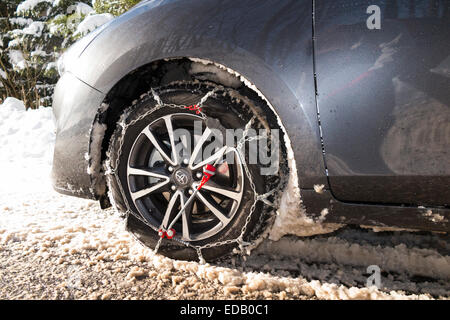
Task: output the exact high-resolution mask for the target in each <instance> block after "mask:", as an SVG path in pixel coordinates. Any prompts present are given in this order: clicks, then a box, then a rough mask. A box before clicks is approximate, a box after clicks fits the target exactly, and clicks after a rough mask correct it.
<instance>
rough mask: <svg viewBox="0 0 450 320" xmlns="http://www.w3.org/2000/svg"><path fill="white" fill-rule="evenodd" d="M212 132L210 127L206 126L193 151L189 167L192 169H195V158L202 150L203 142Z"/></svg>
mask: <svg viewBox="0 0 450 320" xmlns="http://www.w3.org/2000/svg"><path fill="white" fill-rule="evenodd" d="M211 133H212V131H211V130H210V129H209V128H208V127H206V129H205V131H204V132H203V134H202V136H201V138H200V140H199V141H198V143H197V144H196V146H195V148H194V150H193V151H192V155H191V158H190V159H189V168H190V169H193V165H194V161H195V159H197V157H198V154H199V152H201V151H202V147H203V144H204V143H205V142H206V141H207V140H208V138H209V136H210V135H211Z"/></svg>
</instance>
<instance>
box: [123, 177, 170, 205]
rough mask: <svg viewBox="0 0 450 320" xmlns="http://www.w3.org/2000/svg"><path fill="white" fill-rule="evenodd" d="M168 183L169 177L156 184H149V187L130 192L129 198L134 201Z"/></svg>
mask: <svg viewBox="0 0 450 320" xmlns="http://www.w3.org/2000/svg"><path fill="white" fill-rule="evenodd" d="M168 183H169V179H167V180H165V181H162V182H158V183H157V184H155V185H154V186H151V187H149V188H145V189H142V190H139V191H136V192H131V198H132V199H133V201H136V200H137V199H139V198H142V197H145V196H148V195H150V194H152V193H154V192H155V191H157V190H159V189H161V188H162V187H164V186H165V185H166V184H168Z"/></svg>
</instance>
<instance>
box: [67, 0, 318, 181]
mask: <svg viewBox="0 0 450 320" xmlns="http://www.w3.org/2000/svg"><path fill="white" fill-rule="evenodd" d="M311 6H312V3H311V1H307V0H301V1H299V0H290V1H284V2H282V3H280V2H279V1H275V0H272V1H264V2H260V1H239V2H236V1H232V0H228V1H218V0H214V1H200V0H193V1H149V2H146V3H143V4H141V5H140V6H138V7H136V8H135V9H133V10H131V11H129V12H127V13H125V14H124V15H122V16H120V17H118V18H117V19H115V20H113V21H112V22H110V23H109V25H108V27H107V28H104V29H103V31H102V32H101V33H100V34H99V35H97V36H96V38H95V40H94V41H92V42H91V43H90V44H89V46H87V47H86V48H85V49H84V50H83V52H82V54H81V55H80V57H79V59H78V60H77V62H76V63H73V64H72V65H73V68H72V69H70V71H71V72H72V73H74V74H75V75H76V76H77V77H78V78H79V79H82V80H83V81H84V82H86V83H88V84H89V85H90V86H92V87H94V88H96V89H97V90H99V91H101V92H103V93H105V94H106V93H108V92H109V90H111V88H112V87H113V86H114V85H115V84H116V83H117V82H118V81H119V80H120V79H122V78H123V77H125V76H126V75H127V74H129V73H130V72H132V71H133V70H136V69H137V68H139V67H141V66H143V65H147V64H149V63H151V62H153V61H157V60H161V59H169V58H177V57H195V58H202V59H206V60H209V61H213V62H215V63H218V64H221V65H223V66H225V67H227V68H230V69H232V70H234V71H236V72H238V73H239V74H240V75H242V76H243V77H245V78H246V79H248V80H249V81H250V82H251V83H252V84H253V85H254V86H256V87H257V88H258V89H259V90H260V91H261V92H263V94H264V96H265V97H266V98H267V99H268V100H269V101H270V103H271V104H272V105H273V106H274V107H275V109H276V112H277V113H278V114H279V116H280V118H281V120H282V122H283V124H284V126H285V127H286V130H287V132H288V134H289V137H290V139H291V140H292V141H293V143H292V145H293V149H294V154H295V159H296V161H297V169H298V171H299V176H301V177H302V178H301V179H300V184H301V186H302V187H303V188H313V187H314V185H315V184H324V185H326V184H327V180H326V174H325V167H324V163H323V157H322V150H321V143H320V134H319V129H318V125H317V115H316V105H315V89H314V76H313V52H312V36H311V35H312V16H311V12H312V7H311ZM274 8H275V9H274ZM84 108H86V109H89V111H88V113H89V114H92V113H91V112H92V108H99V106H98V105H97V106H95V105H86V106H85V107H84ZM92 120H94V118H92Z"/></svg>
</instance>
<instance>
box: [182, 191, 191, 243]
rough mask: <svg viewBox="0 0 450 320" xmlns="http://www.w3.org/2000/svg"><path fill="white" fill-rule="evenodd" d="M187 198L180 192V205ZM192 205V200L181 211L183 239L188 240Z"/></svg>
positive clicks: (183, 203)
mask: <svg viewBox="0 0 450 320" xmlns="http://www.w3.org/2000/svg"><path fill="white" fill-rule="evenodd" d="M187 200H188V198H187V197H186V196H185V195H184V194H182V196H181V207H183V206H184V205H185V203H186V202H187ZM192 205H193V202H191V203H190V204H189V205H188V206H187V207H186V209H185V210H184V211H183V213H182V217H181V218H182V228H183V240H186V241H189V240H191V234H190V226H191V212H192Z"/></svg>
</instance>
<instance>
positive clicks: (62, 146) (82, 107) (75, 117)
mask: <svg viewBox="0 0 450 320" xmlns="http://www.w3.org/2000/svg"><path fill="white" fill-rule="evenodd" d="M104 98H105V94H103V93H101V92H100V91H98V90H95V89H93V88H91V87H90V86H88V85H87V84H85V83H83V82H82V81H80V80H79V79H77V78H76V77H75V76H74V75H73V74H71V73H70V72H66V73H65V74H64V75H63V76H62V77H61V79H60V80H59V81H58V84H57V86H56V88H55V94H54V96H53V112H54V114H55V117H56V119H57V121H56V142H55V151H54V156H53V169H52V179H53V185H54V188H55V189H56V190H57V191H59V192H61V193H65V194H71V195H76V196H78V197H83V198H90V199H95V198H96V195H95V193H94V190H93V189H92V188H91V185H92V181H91V177H90V175H89V174H88V170H87V169H88V159H89V150H88V148H89V139H90V132H91V129H90V128H91V127H92V121H93V118H94V117H95V115H96V114H97V108H96V106H99V105H100V104H101V103H102V101H103V99H104ZM86 106H91V108H86Z"/></svg>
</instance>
